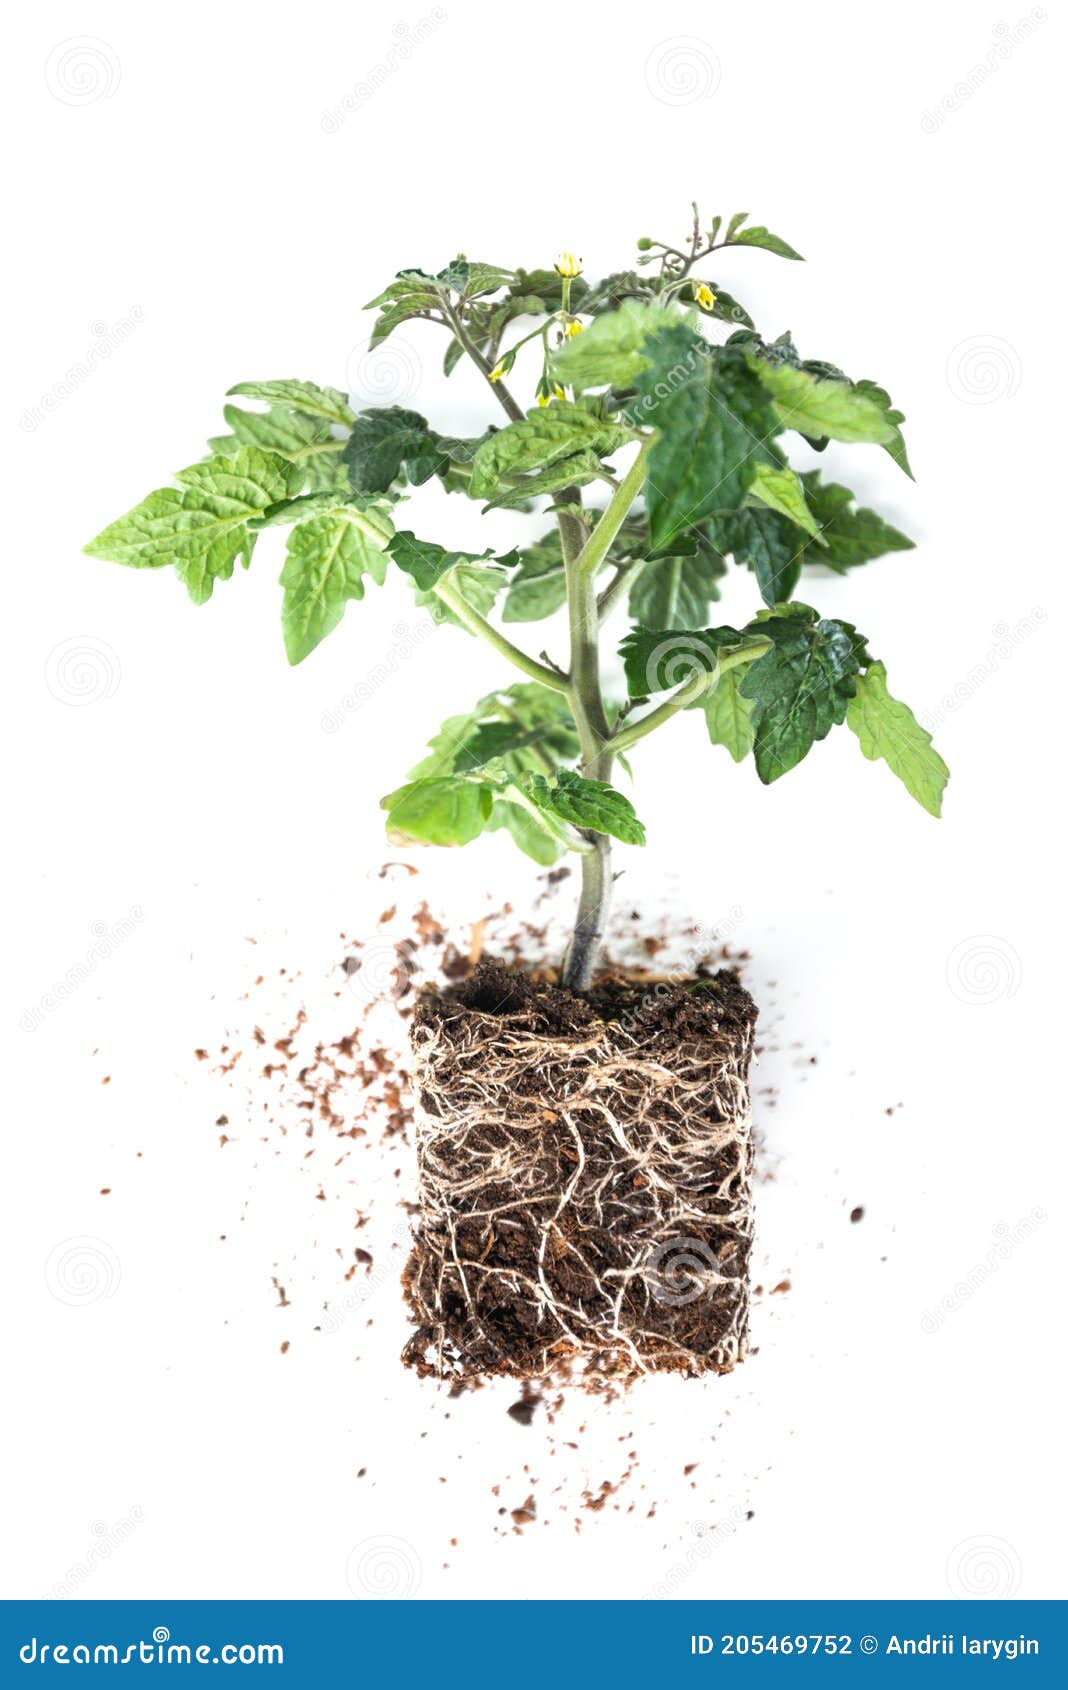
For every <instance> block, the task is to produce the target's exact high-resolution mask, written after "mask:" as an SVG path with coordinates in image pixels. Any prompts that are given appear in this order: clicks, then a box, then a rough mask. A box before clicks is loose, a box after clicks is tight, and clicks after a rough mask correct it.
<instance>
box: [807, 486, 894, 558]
mask: <svg viewBox="0 0 1068 1690" xmlns="http://www.w3.org/2000/svg"><path fill="white" fill-rule="evenodd" d="M801 479H802V481H803V482H804V486H805V496H806V498H807V500H808V503H809V508H810V509H811V511H812V514H813V516H814V517H815V518H816V521H817V522H818V523H819V525H820V532H821V533H822V535H823V538H824V541H825V545H824V548H823V549H822V550H821V551H820V553H819V554H818V555H817V556H814V557H810V556H808V555H807V554H806V555H805V557H804V561H806V562H810V563H821V564H823V565H825V566H826V568H828V569H833V570H834V571H835V572H836V573H837V574H844V573H845V571H846V570H847V569H853V568H855V567H856V566H857V565H858V564H862V563H868V562H869V561H870V560H871V559H872V558H877V557H884V556H885V555H886V553H887V552H908V551H912V549H913V541H911V540H910V539H909V538H908V536H907V535H906V534H902V533H901V532H900V530H899V529H897V528H892V527H891V526H890V524H889V523H888V522H886V521H885V520H884V519H883V518H882V517H881V516H879V515H878V514H877V512H875V511H873V510H866V509H864V508H863V507H861V508H859V509H856V510H854V509H853V508H852V506H853V499H854V495H853V494H852V493H851V492H850V490H849V488H848V487H841V486H839V485H838V484H837V483H836V482H833V481H830V482H824V481H822V480H821V479H820V472H819V470H818V469H814V470H809V471H808V472H807V474H805V475H803V476H802V477H801Z"/></svg>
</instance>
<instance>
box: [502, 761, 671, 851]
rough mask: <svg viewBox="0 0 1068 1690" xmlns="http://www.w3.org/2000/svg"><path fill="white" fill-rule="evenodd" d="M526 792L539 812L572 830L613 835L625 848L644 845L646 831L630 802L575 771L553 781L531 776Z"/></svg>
mask: <svg viewBox="0 0 1068 1690" xmlns="http://www.w3.org/2000/svg"><path fill="white" fill-rule="evenodd" d="M527 790H528V792H529V794H530V797H531V798H532V799H533V801H534V803H535V804H536V805H537V806H538V808H539V809H541V810H546V811H547V812H548V813H549V814H550V815H554V816H559V817H560V819H561V821H565V822H568V823H570V825H571V826H572V827H577V828H582V829H585V830H588V831H590V832H593V833H607V834H610V835H611V837H612V838H613V839H620V840H622V841H623V843H624V844H625V845H644V844H645V829H644V827H643V826H642V824H641V822H640V821H639V820H638V818H637V816H636V815H635V813H634V806H633V804H632V803H631V802H630V799H629V798H625V797H624V796H623V794H622V792H617V790H616V788H615V787H614V786H609V785H608V783H607V782H606V781H601V780H587V779H586V778H585V777H584V776H583V775H578V774H575V772H574V771H573V770H572V769H562V770H561V771H560V773H559V774H558V775H557V776H556V777H555V779H553V780H551V781H549V780H546V779H545V777H544V775H532V776H531V777H530V781H529V783H528V787H527Z"/></svg>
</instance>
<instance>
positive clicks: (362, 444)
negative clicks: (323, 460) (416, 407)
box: [344, 405, 449, 493]
mask: <svg viewBox="0 0 1068 1690" xmlns="http://www.w3.org/2000/svg"><path fill="white" fill-rule="evenodd" d="M344 459H345V464H346V466H347V469H348V474H349V481H350V484H351V486H352V489H353V492H355V493H385V492H388V490H389V488H390V487H391V486H392V485H393V483H394V482H395V481H396V480H397V479H398V477H399V476H400V475H401V472H402V471H404V473H405V474H406V475H407V478H408V480H409V481H410V482H412V484H413V485H414V486H421V485H422V483H423V482H424V481H429V480H430V477H431V476H432V475H436V474H439V473H440V472H441V471H442V470H444V469H446V468H447V467H448V463H449V457H448V453H447V452H446V451H445V450H444V448H443V447H442V444H441V441H440V439H439V438H438V436H437V435H436V434H435V433H434V431H433V430H432V429H431V428H429V427H428V425H427V421H426V418H425V417H421V416H420V415H419V413H418V412H417V411H408V410H405V409H404V408H403V406H400V405H384V406H381V407H378V408H375V409H372V410H369V411H363V412H361V414H360V415H359V416H358V417H357V418H356V419H355V421H354V423H353V425H352V430H351V432H350V434H349V438H348V441H347V443H346V445H345V452H344Z"/></svg>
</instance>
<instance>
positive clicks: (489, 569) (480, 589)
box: [415, 560, 508, 639]
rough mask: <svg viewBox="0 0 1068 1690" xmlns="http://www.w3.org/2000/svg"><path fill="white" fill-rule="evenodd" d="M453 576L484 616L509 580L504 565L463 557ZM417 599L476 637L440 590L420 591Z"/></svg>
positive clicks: (436, 616) (440, 619)
mask: <svg viewBox="0 0 1068 1690" xmlns="http://www.w3.org/2000/svg"><path fill="white" fill-rule="evenodd" d="M450 580H451V581H452V582H453V584H454V585H455V586H456V587H457V589H458V590H459V592H460V593H462V595H463V597H464V598H465V599H466V600H467V602H468V604H469V605H470V606H471V609H472V610H477V611H478V613H479V615H480V616H488V615H489V613H490V611H491V610H492V609H493V606H494V605H495V604H496V602H497V596H498V594H499V593H501V592H503V590H504V588H505V587H506V586H507V584H508V576H507V575H506V573H505V571H504V569H501V568H498V567H497V566H496V565H494V564H485V563H465V562H463V561H462V560H461V561H460V562H458V563H455V564H453V566H452V573H451V575H450ZM415 602H416V604H418V605H424V606H426V608H427V609H429V611H430V613H431V615H432V616H433V618H434V620H435V622H451V623H452V624H453V626H454V627H457V628H462V629H463V631H464V633H465V634H467V635H469V636H470V637H471V638H472V639H473V638H474V637H475V636H474V635H473V634H472V633H471V630H470V628H468V627H467V625H466V624H465V623H464V622H461V620H460V618H459V617H458V616H457V614H456V612H455V611H454V610H453V609H452V608H451V606H449V605H447V604H445V602H444V601H443V600H442V599H439V598H438V596H437V594H436V593H434V592H425V591H418V592H417V593H416V595H415Z"/></svg>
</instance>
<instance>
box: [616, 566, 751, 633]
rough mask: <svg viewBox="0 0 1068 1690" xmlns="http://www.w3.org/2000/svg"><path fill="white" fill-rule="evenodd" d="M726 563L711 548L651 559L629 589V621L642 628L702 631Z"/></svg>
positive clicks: (717, 595)
mask: <svg viewBox="0 0 1068 1690" xmlns="http://www.w3.org/2000/svg"><path fill="white" fill-rule="evenodd" d="M726 567H727V566H726V564H725V563H724V561H723V559H722V558H721V557H720V556H719V554H718V553H717V552H715V551H714V550H713V549H712V547H711V546H707V547H705V548H704V549H703V550H702V551H700V552H695V553H694V554H693V555H692V556H686V557H654V558H650V559H649V560H648V562H647V563H645V564H644V565H643V566H642V568H641V570H640V572H639V573H638V575H637V576H636V578H635V581H634V585H633V586H632V587H631V590H630V599H629V601H628V609H629V611H630V616H631V620H632V621H633V622H639V623H641V624H642V625H643V626H644V627H646V628H703V627H704V626H705V623H706V622H707V621H708V607H709V605H710V604H711V603H712V602H713V601H714V600H716V599H718V598H719V586H718V582H719V580H720V578H721V577H722V576H723V574H724V573H725V571H726Z"/></svg>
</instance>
